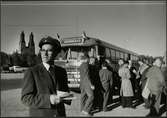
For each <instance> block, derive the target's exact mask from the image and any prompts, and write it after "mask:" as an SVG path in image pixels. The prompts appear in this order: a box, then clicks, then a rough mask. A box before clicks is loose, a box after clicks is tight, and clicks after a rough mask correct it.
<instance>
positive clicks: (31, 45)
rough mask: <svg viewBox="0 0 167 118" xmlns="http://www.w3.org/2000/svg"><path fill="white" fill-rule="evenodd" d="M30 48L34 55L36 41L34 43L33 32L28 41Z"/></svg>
mask: <svg viewBox="0 0 167 118" xmlns="http://www.w3.org/2000/svg"><path fill="white" fill-rule="evenodd" d="M28 48H29V50H30V52H31V54H32V55H35V43H34V35H33V33H32V32H31V34H30V36H29V42H28Z"/></svg>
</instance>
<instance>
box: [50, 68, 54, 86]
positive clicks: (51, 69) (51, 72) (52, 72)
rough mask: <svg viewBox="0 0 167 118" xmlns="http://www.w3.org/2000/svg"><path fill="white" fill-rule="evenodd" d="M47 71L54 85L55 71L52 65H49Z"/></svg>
mask: <svg viewBox="0 0 167 118" xmlns="http://www.w3.org/2000/svg"><path fill="white" fill-rule="evenodd" d="M49 73H50V75H51V78H52V80H53V83H54V85H55V71H54V67H53V66H50V67H49Z"/></svg>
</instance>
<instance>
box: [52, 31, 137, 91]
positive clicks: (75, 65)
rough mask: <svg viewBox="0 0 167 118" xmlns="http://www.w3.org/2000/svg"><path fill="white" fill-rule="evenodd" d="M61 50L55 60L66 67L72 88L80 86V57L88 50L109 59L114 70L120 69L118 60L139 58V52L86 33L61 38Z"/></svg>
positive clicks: (97, 56)
mask: <svg viewBox="0 0 167 118" xmlns="http://www.w3.org/2000/svg"><path fill="white" fill-rule="evenodd" d="M60 43H61V46H62V50H61V52H60V53H59V54H58V56H57V57H56V59H55V60H54V63H55V65H59V66H61V67H63V68H65V69H66V71H67V76H68V86H69V87H70V88H79V87H80V72H79V67H80V65H81V62H82V60H81V59H80V57H81V56H82V55H84V53H85V52H86V53H87V54H88V55H89V56H90V57H94V58H103V57H105V59H107V60H109V61H110V62H111V64H112V67H113V70H114V71H116V72H117V71H118V64H117V63H118V60H119V59H120V58H122V59H124V60H129V59H130V60H132V61H133V62H135V61H137V60H138V54H137V53H134V52H132V51H129V50H126V49H123V48H120V47H118V46H115V45H112V44H110V43H107V42H105V41H102V40H100V39H98V38H93V37H88V36H86V34H85V33H83V34H82V36H78V37H67V38H61V39H60Z"/></svg>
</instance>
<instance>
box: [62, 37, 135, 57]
mask: <svg viewBox="0 0 167 118" xmlns="http://www.w3.org/2000/svg"><path fill="white" fill-rule="evenodd" d="M93 45H100V46H105V47H108V48H112V49H114V50H118V51H123V52H126V53H130V54H133V55H138V54H137V53H135V52H133V51H130V50H127V49H123V48H121V47H118V46H116V45H113V44H111V43H108V42H105V41H102V40H100V39H97V38H93V37H86V39H84V38H83V37H82V36H80V37H68V38H62V39H61V46H62V47H69V46H93Z"/></svg>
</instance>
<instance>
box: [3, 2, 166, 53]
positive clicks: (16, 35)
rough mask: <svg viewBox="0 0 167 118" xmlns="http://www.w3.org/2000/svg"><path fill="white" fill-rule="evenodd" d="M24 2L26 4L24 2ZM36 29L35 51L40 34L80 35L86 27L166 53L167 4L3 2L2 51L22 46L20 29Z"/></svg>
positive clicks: (131, 46)
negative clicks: (20, 44)
mask: <svg viewBox="0 0 167 118" xmlns="http://www.w3.org/2000/svg"><path fill="white" fill-rule="evenodd" d="M22 3H23V4H22ZM23 30H24V32H25V35H26V42H27V44H28V40H29V35H30V33H31V32H33V33H34V40H35V46H36V53H38V50H39V48H38V43H39V40H40V39H41V37H43V36H45V35H51V36H53V37H56V33H59V34H60V36H61V37H69V36H80V35H81V33H82V31H86V33H87V35H88V36H90V37H95V38H99V39H101V40H103V41H106V42H109V43H112V44H114V45H117V46H120V47H122V48H125V49H128V50H131V51H134V52H136V53H138V54H145V55H150V56H163V55H164V52H165V50H166V6H165V3H162V2H156V3H155V2H154V3H151V2H149V3H142V2H140V3H134V2H133V3H125V2H107V3H106V2H91V3H89V2H84V3H83V2H82V3H79V2H72V3H70V2H65V1H64V2H58V3H54V2H44V3H43V2H35V4H34V3H32V2H31V3H27V2H26V3H25V2H18V3H16V2H7V3H6V2H5V3H3V4H2V6H1V51H4V52H7V53H12V52H13V51H14V50H16V49H19V40H20V33H21V31H23Z"/></svg>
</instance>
